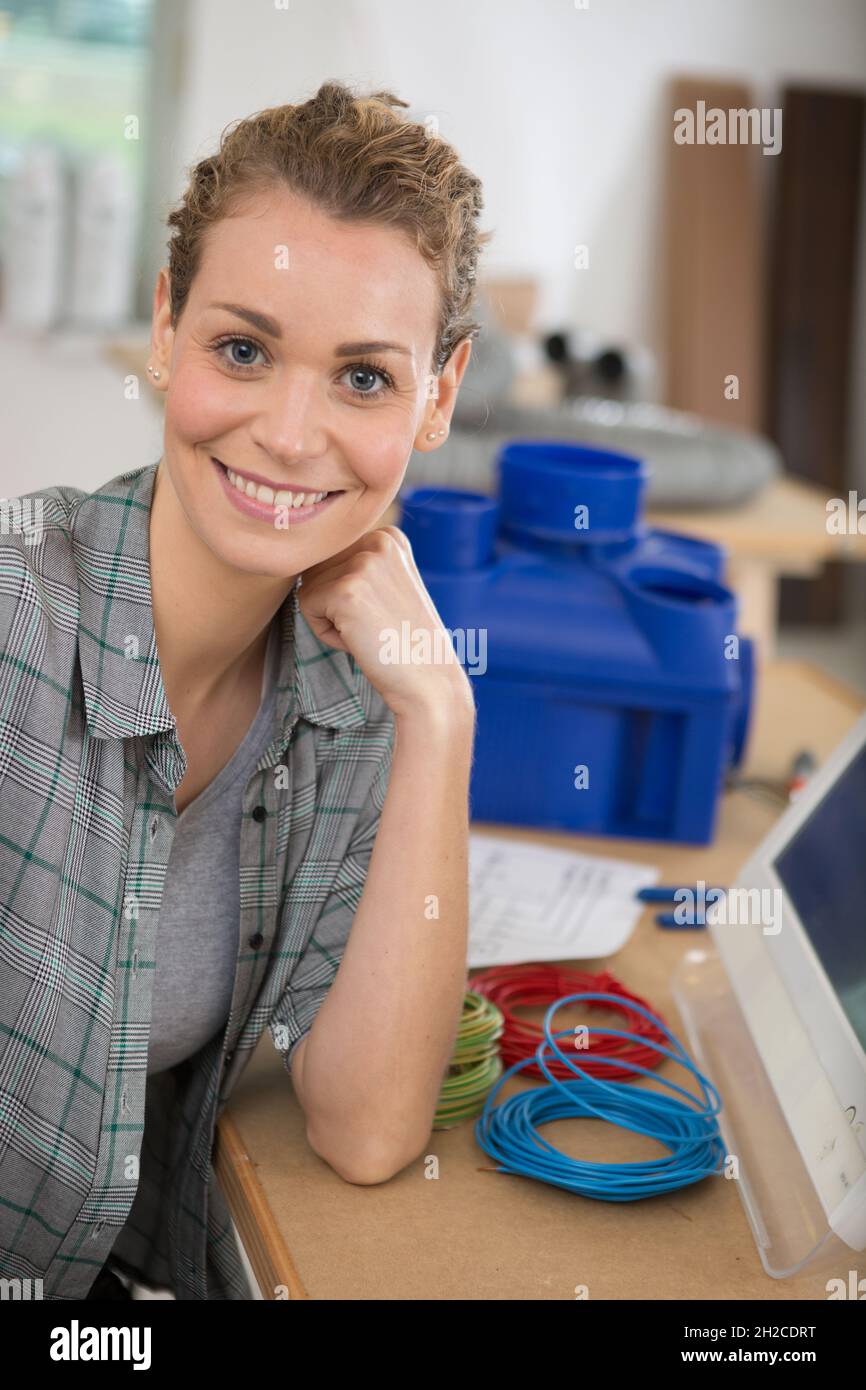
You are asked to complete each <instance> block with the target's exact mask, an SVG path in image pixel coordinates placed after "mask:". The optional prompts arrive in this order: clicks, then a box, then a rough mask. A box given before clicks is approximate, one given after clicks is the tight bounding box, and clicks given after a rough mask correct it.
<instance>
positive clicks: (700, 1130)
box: [475, 993, 726, 1202]
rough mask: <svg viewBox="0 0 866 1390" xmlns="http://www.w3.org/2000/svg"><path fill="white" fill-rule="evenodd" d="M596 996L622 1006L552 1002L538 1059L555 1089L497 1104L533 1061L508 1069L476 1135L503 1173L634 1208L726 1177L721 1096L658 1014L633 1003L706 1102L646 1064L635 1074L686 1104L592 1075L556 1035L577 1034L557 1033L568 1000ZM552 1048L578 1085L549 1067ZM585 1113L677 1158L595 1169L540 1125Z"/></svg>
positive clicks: (479, 1121) (596, 1165) (610, 997)
mask: <svg viewBox="0 0 866 1390" xmlns="http://www.w3.org/2000/svg"><path fill="white" fill-rule="evenodd" d="M590 1000H595V1001H596V1002H599V1003H601V1002H603V1003H605V1004H609V1005H611V1006H612V1005H613V1004H614V1003H616V1002H617V1000H616V996H613V995H605V994H594V993H586V994H572V995H566V996H565V997H564V998H562V999H558V1000H557V1001H556V1002H555V1003H553V1004H551V1006H550V1008H549V1009H548V1010H547V1013H546V1014H545V1017H544V1039H543V1040H542V1042H540V1043H539V1045H538V1050H537V1053H536V1058H537V1061H538V1065H539V1067H540V1068H541V1070H542V1072H543V1073H544V1075H545V1076H546V1077H547V1080H548V1081H549V1083H550V1084H549V1085H547V1086H538V1087H535V1088H534V1089H532V1090H530V1091H523V1092H522V1093H520V1094H519V1095H515V1096H511V1097H510V1098H509V1099H508V1100H506V1101H504V1102H502V1104H500V1105H498V1106H496V1105H495V1100H496V1097H497V1095H498V1094H499V1092H500V1090H501V1089H502V1086H503V1085H504V1084H505V1082H506V1081H507V1080H508V1078H509V1076H511V1075H513V1074H514V1073H515V1072H518V1071H521V1070H522V1069H523V1068H524V1067H526V1066H527V1062H526V1061H521V1062H517V1063H515V1065H514V1066H512V1067H510V1068H509V1069H508V1070H507V1071H504V1072H503V1073H502V1075H501V1077H500V1078H499V1080H498V1081H497V1082H496V1084H495V1086H494V1087H493V1089H492V1090H491V1092H490V1094H489V1095H488V1097H487V1100H486V1102H485V1105H484V1109H483V1111H482V1113H481V1115H479V1117H478V1119H477V1120H476V1123H475V1138H476V1141H477V1143H478V1144H479V1146H480V1147H481V1148H482V1149H483V1150H484V1151H485V1153H488V1154H489V1155H490V1156H491V1157H492V1158H495V1159H497V1160H498V1162H499V1164H500V1168H499V1169H498V1171H500V1172H506V1173H515V1174H519V1175H522V1176H524V1177H528V1178H535V1179H536V1180H537V1181H539V1182H546V1183H550V1184H552V1185H553V1186H555V1187H562V1188H566V1189H567V1190H568V1191H570V1192H575V1193H578V1194H579V1195H580V1196H582V1197H592V1198H595V1199H597V1200H600V1201H605V1202H634V1201H638V1200H639V1199H640V1198H642V1197H653V1196H657V1195H658V1194H659V1193H661V1192H673V1191H676V1190H677V1189H679V1188H682V1187H688V1186H690V1185H691V1184H692V1183H696V1182H700V1181H701V1180H702V1179H703V1178H705V1177H710V1176H713V1175H721V1173H722V1171H723V1165H724V1162H725V1158H726V1154H725V1148H724V1144H723V1142H722V1137H721V1133H720V1131H719V1127H718V1124H717V1123H716V1119H715V1117H716V1115H717V1114H718V1113H719V1111H720V1110H721V1108H722V1103H721V1099H720V1097H719V1093H718V1091H717V1090H716V1088H715V1086H713V1084H712V1082H711V1081H709V1079H708V1078H707V1077H705V1076H704V1075H703V1073H702V1072H700V1071H699V1070H698V1068H697V1067H696V1066H695V1065H694V1063H693V1062H692V1061H691V1059H690V1058H689V1056H688V1053H687V1052H686V1050H685V1048H684V1047H683V1045H682V1043H680V1042H679V1041H678V1040H677V1039H676V1038H675V1037H674V1035H673V1034H672V1033H671V1032H670V1031H669V1030H668V1028H667V1027H666V1026H665V1025H664V1024H663V1023H662V1022H661V1020H660V1019H659V1018H658V1017H655V1018H654V1017H653V1015H652V1014H651V1013H650V1012H649V1010H648V1009H644V1008H642V1007H641V1006H639V1005H636V1004H632V1007H633V1008H635V1009H637V1010H638V1011H639V1012H640V1013H643V1014H644V1015H645V1016H646V1017H647V1018H648V1019H650V1020H651V1021H654V1022H655V1024H656V1026H657V1027H658V1028H659V1029H660V1030H661V1031H662V1032H663V1033H664V1035H665V1037H666V1038H667V1039H668V1040H669V1041H670V1042H671V1043H672V1044H673V1047H674V1049H675V1050H674V1051H670V1050H669V1049H668V1048H666V1047H663V1046H662V1045H661V1044H654V1046H655V1047H656V1048H657V1050H658V1051H659V1053H660V1054H663V1055H664V1056H666V1057H669V1058H670V1059H671V1060H672V1061H675V1062H678V1063H679V1064H680V1065H681V1066H683V1067H685V1068H686V1070H687V1071H689V1072H691V1074H692V1075H693V1076H694V1077H695V1079H696V1080H697V1082H698V1084H699V1086H700V1089H701V1092H702V1094H703V1101H704V1104H703V1106H701V1105H700V1104H699V1103H698V1099H697V1097H696V1096H695V1095H693V1094H692V1093H690V1092H689V1091H687V1090H685V1088H684V1087H682V1086H679V1085H677V1084H676V1083H675V1082H673V1081H669V1080H667V1078H665V1077H663V1076H659V1075H658V1073H653V1072H650V1071H648V1070H647V1069H645V1068H642V1067H636V1068H635V1070H637V1071H642V1072H643V1073H644V1075H645V1076H649V1077H651V1078H652V1079H653V1080H655V1081H658V1082H660V1083H661V1085H663V1086H666V1087H668V1088H669V1089H670V1090H671V1091H674V1092H678V1093H679V1095H680V1096H683V1097H685V1101H682V1100H679V1099H677V1097H676V1096H673V1095H666V1094H665V1093H664V1092H663V1091H659V1090H642V1089H640V1088H639V1087H637V1086H634V1085H629V1084H627V1083H624V1082H621V1081H602V1080H601V1079H600V1078H598V1077H594V1076H590V1074H589V1072H588V1071H587V1069H586V1068H585V1067H583V1066H581V1065H580V1064H579V1063H578V1062H577V1061H575V1060H574V1058H573V1057H566V1055H565V1053H563V1052H562V1050H561V1049H560V1047H559V1046H558V1044H557V1042H556V1038H559V1037H563V1036H565V1035H566V1034H568V1035H569V1036H573V1030H572V1029H568V1028H566V1029H562V1030H560V1032H558V1033H555V1034H554V1033H552V1032H551V1022H552V1019H553V1017H554V1015H555V1013H556V1011H557V1010H558V1009H561V1008H562V1007H563V1006H564V1005H566V1004H573V1003H578V1002H581V1003H586V1002H588V1001H590ZM592 1031H593V1032H600V1033H605V1034H609V1035H613V1036H617V1037H632V1036H633V1035H631V1034H627V1033H619V1032H615V1031H613V1030H609V1029H593V1030H592ZM642 1041H644V1042H645V1041H646V1039H645V1038H644V1039H643V1040H642ZM548 1049H549V1051H550V1052H551V1053H552V1054H553V1055H554V1056H555V1057H557V1058H559V1059H560V1061H561V1062H562V1063H563V1065H564V1066H565V1067H566V1068H567V1070H568V1071H569V1072H571V1073H572V1075H575V1074H576V1077H577V1078H578V1079H574V1080H571V1081H562V1080H560V1079H558V1078H557V1077H556V1076H555V1075H554V1074H553V1070H552V1068H551V1067H549V1066H548V1063H547V1053H548ZM596 1062H608V1059H603V1058H600V1057H598V1056H596ZM583 1117H594V1118H596V1119H601V1120H606V1121H607V1122H608V1123H609V1124H614V1125H619V1126H620V1127H621V1128H624V1129H629V1130H632V1131H633V1132H634V1133H635V1134H643V1135H646V1136H647V1137H648V1138H650V1139H656V1140H658V1141H659V1142H660V1143H661V1144H663V1145H664V1146H665V1148H667V1149H668V1150H669V1155H670V1156H669V1157H668V1158H661V1159H655V1160H651V1161H649V1162H643V1163H586V1162H582V1161H580V1160H578V1159H573V1158H570V1157H569V1156H568V1155H567V1154H564V1153H562V1152H560V1150H558V1149H556V1148H554V1146H553V1145H552V1144H549V1143H548V1142H547V1140H546V1139H543V1138H542V1137H541V1135H540V1134H539V1133H538V1126H539V1125H542V1124H546V1123H548V1122H549V1121H551V1120H558V1119H571V1118H583Z"/></svg>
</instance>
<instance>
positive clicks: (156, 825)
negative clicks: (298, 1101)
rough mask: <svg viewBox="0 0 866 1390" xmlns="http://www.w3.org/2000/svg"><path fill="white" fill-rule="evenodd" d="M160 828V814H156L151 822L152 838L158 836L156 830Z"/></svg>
mask: <svg viewBox="0 0 866 1390" xmlns="http://www.w3.org/2000/svg"><path fill="white" fill-rule="evenodd" d="M158 829H159V816H154V818H153V820H152V821H151V822H150V838H151V839H154V837H155V836H156V832H157V830H158Z"/></svg>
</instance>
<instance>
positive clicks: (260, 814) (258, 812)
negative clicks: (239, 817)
mask: <svg viewBox="0 0 866 1390" xmlns="http://www.w3.org/2000/svg"><path fill="white" fill-rule="evenodd" d="M267 814H268V813H267V811H266V810H265V808H264V806H255V807H254V808H253V820H258V821H262V820H264V819H265V816H266V815H267Z"/></svg>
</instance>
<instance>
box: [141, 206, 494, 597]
mask: <svg viewBox="0 0 866 1390" xmlns="http://www.w3.org/2000/svg"><path fill="white" fill-rule="evenodd" d="M438 309H439V301H438V288H437V284H436V279H435V276H434V273H433V271H432V270H431V269H430V268H429V266H428V265H427V264H426V262H425V261H424V260H423V258H422V257H421V256H420V254H419V253H418V252H417V251H416V250H415V249H414V247H413V246H412V245H411V243H410V242H409V240H408V238H407V237H406V236H405V234H403V233H401V232H398V231H396V230H394V229H392V228H388V227H381V226H372V225H370V226H364V225H359V224H357V223H339V222H337V221H335V220H333V219H332V218H330V217H329V216H328V215H327V214H325V213H322V212H320V211H318V210H317V209H315V208H313V207H311V206H310V205H309V204H308V203H306V202H305V201H303V200H301V199H299V198H297V197H296V196H295V195H293V194H291V193H290V192H289V191H288V190H283V189H279V190H274V191H273V192H272V193H269V194H268V195H264V194H263V195H261V196H260V197H259V198H258V199H257V200H256V201H254V202H251V203H249V204H248V205H247V206H246V207H245V208H244V211H243V213H242V215H238V216H233V217H230V218H226V219H224V220H223V221H221V222H218V223H216V224H215V225H214V226H213V227H211V228H210V230H209V231H208V233H207V236H206V239H205V247H204V253H203V256H202V260H201V265H200V268H199V270H198V273H197V275H196V277H195V279H194V281H193V284H192V286H191V289H190V293H189V297H188V299H187V301H186V304H185V306H184V309H183V313H182V314H181V317H180V320H179V322H178V325H177V328H176V330H174V331H173V330H172V329H171V326H170V319H169V302H168V279H167V274H166V272H165V271H164V270H163V271H162V272H160V277H159V282H158V284H157V288H156V295H155V299H154V318H153V350H152V354H151V356H152V360H153V363H154V365H155V367H156V368H157V369H158V370H159V371H160V379H161V387H162V388H164V390H165V395H166V410H165V449H164V466H165V467H166V468H167V470H168V473H169V475H170V479H171V485H172V487H173V490H174V492H175V494H176V496H177V499H178V502H179V504H180V507H181V509H182V511H183V512H184V513H185V516H186V520H187V522H188V523H189V525H190V526H191V527H192V529H193V530H194V531H195V532H196V534H197V535H198V536H199V538H200V539H201V540H202V541H203V542H204V543H205V544H206V545H207V546H208V547H209V548H210V549H211V550H212V551H213V552H214V553H215V554H216V555H217V556H218V557H219V558H220V559H221V560H222V561H223V562H224V563H225V564H227V565H229V566H231V567H233V568H236V569H238V570H243V571H246V572H248V573H256V574H261V575H265V574H266V575H269V576H272V577H281V576H286V577H293V576H294V575H296V574H299V573H302V572H303V570H305V569H307V568H309V567H310V566H311V565H314V564H317V563H319V562H320V561H322V560H324V559H327V558H329V557H330V556H331V555H334V554H336V553H337V552H339V551H341V550H343V549H344V548H345V547H346V546H348V545H351V544H352V542H353V541H355V540H357V539H358V537H360V536H362V535H363V534H364V533H365V532H366V531H368V530H370V529H371V527H373V526H374V525H375V524H376V523H377V521H379V519H380V518H381V516H382V513H383V512H384V511H385V509H386V508H387V507H388V505H389V504H390V503H391V501H392V500H393V499H394V497H395V495H396V493H397V491H398V489H399V487H400V483H401V481H402V479H403V475H404V473H405V470H406V466H407V464H408V461H409V456H410V454H411V452H412V449H413V448H418V449H423V450H427V449H430V448H431V447H435V443H432V442H431V441H429V440H428V439H427V437H426V436H427V432H428V431H430V430H434V429H436V430H438V429H441V428H443V427H444V426H445V425H446V424H447V422H448V420H449V419H450V415H451V411H452V410H453V406H454V402H455V400H456V393H457V388H458V386H459V383H460V379H461V377H462V375H463V372H464V370H465V368H466V365H467V363H468V360H469V353H470V350H471V343H470V342H469V341H468V340H467V341H465V342H464V343H462V344H460V346H459V347H458V349H457V350H456V351H455V352H454V353H453V354H452V357H451V359H450V361H449V363H448V365H447V366H446V368H445V371H444V373H443V374H442V376H441V377H440V378H439V379H438V381H437V382H436V385H435V387H432V388H431V382H432V381H433V378H432V376H431V372H432V365H431V362H432V353H433V348H434V344H435V334H436V328H437V318H438ZM365 344H366V345H368V346H366V347H365V346H364V345H365ZM370 344H376V346H375V347H371V346H369V345H370ZM388 344H390V345H391V346H387V345H388ZM438 442H439V441H438V438H437V441H436V443H438ZM226 469H231V470H232V471H233V472H234V473H236V474H240V475H243V477H244V481H245V483H246V481H247V480H248V479H250V478H251V479H253V480H254V481H255V482H257V483H262V484H264V485H266V486H269V487H270V488H271V489H272V490H273V492H274V494H275V497H274V499H273V501H272V503H269V501H268V499H267V495H265V498H264V500H262V499H261V498H258V499H251V500H252V501H253V503H254V506H255V507H256V508H257V512H256V514H253V513H251V512H250V511H249V510H244V509H243V508H242V507H239V506H238V505H237V504H236V502H235V501H234V500H233V496H236V494H234V493H233V492H232V490H231V484H230V482H229V479H228V475H227V473H226V472H225V470H226ZM249 491H250V490H249V488H248V487H246V488H245V496H246V498H247V499H248V500H250V499H249ZM285 491H288V492H290V493H291V494H292V497H291V502H290V503H289V502H288V501H287V499H286V498H285V497H283V498H280V497H279V496H278V495H276V494H278V493H279V492H285ZM321 492H327V493H330V494H333V496H330V497H327V498H325V499H324V501H323V502H321V503H316V504H314V505H312V506H311V505H310V494H316V493H321ZM301 494H303V501H302V504H301V506H300V507H297V506H296V505H295V499H296V498H297V497H298V496H299V495H301Z"/></svg>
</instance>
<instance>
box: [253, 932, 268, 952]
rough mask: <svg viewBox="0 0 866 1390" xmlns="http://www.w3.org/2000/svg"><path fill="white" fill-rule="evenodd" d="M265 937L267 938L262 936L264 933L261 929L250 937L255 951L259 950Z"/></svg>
mask: <svg viewBox="0 0 866 1390" xmlns="http://www.w3.org/2000/svg"><path fill="white" fill-rule="evenodd" d="M264 939H265V938H264V937H263V936H262V934H261V932H260V931H257V932H255V933H254V934H253V935H252V936H251V937H250V945H251V946H252V948H253V950H254V951H257V950H258V949H259V947H260V946H261V944H262V942H263V941H264Z"/></svg>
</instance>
